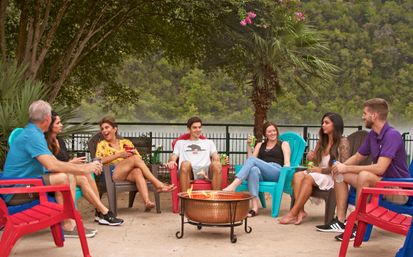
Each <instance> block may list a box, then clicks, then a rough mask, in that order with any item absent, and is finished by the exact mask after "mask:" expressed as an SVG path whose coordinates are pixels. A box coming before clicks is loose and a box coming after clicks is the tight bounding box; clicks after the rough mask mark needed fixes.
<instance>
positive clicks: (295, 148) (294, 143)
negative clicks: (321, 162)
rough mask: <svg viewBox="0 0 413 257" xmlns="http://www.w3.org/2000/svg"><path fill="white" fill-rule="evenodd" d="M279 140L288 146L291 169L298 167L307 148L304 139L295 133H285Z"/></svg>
mask: <svg viewBox="0 0 413 257" xmlns="http://www.w3.org/2000/svg"><path fill="white" fill-rule="evenodd" d="M280 140H281V141H287V142H288V143H289V144H290V149H291V157H290V163H291V167H294V166H299V165H300V164H301V160H302V159H303V154H304V150H305V148H306V146H307V143H306V142H305V140H304V138H303V137H302V136H300V135H299V134H297V133H295V132H285V133H283V134H281V135H280Z"/></svg>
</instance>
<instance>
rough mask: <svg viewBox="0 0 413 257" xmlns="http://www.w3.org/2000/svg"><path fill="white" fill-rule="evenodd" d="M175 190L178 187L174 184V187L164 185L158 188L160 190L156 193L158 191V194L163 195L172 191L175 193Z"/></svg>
mask: <svg viewBox="0 0 413 257" xmlns="http://www.w3.org/2000/svg"><path fill="white" fill-rule="evenodd" d="M175 189H176V186H175V185H174V184H172V185H168V184H162V186H161V187H158V188H157V189H156V191H157V192H158V193H161V192H171V191H174V190H175Z"/></svg>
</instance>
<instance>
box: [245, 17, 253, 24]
mask: <svg viewBox="0 0 413 257" xmlns="http://www.w3.org/2000/svg"><path fill="white" fill-rule="evenodd" d="M244 20H245V22H246V23H248V24H252V20H251V19H250V17H245V19H244Z"/></svg>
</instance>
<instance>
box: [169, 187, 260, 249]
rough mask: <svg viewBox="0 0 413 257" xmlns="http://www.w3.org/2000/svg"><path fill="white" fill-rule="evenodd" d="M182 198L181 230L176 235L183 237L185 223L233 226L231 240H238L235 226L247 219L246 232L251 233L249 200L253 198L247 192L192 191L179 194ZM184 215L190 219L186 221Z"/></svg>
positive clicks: (200, 226) (198, 225)
mask: <svg viewBox="0 0 413 257" xmlns="http://www.w3.org/2000/svg"><path fill="white" fill-rule="evenodd" d="M178 196H179V198H180V200H181V205H180V206H181V210H180V215H181V231H178V232H177V233H176V237H178V238H182V237H183V233H184V223H189V224H191V225H196V226H197V227H198V229H201V228H202V227H203V226H215V227H231V237H230V239H231V242H233V243H235V242H236V241H237V238H236V236H235V235H234V226H240V225H242V224H243V221H245V232H247V233H250V232H251V230H252V229H251V227H248V226H247V216H248V210H249V201H250V200H251V199H252V198H253V196H251V195H250V194H249V193H245V192H224V191H212V190H208V191H207V190H204V191H192V192H181V193H179V194H178ZM184 217H186V218H187V219H188V221H187V222H184Z"/></svg>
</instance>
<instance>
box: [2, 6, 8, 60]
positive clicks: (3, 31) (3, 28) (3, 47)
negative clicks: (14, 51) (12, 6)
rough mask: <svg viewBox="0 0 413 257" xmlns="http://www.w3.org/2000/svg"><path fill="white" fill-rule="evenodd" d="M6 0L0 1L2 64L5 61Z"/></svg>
mask: <svg viewBox="0 0 413 257" xmlns="http://www.w3.org/2000/svg"><path fill="white" fill-rule="evenodd" d="M8 2H9V1H8V0H1V1H0V49H1V59H2V60H3V62H5V61H6V59H7V44H6V17H7V12H6V10H7V5H8Z"/></svg>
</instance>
